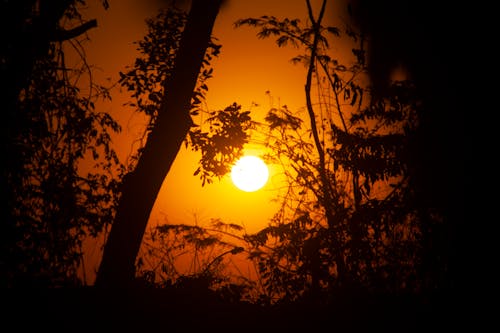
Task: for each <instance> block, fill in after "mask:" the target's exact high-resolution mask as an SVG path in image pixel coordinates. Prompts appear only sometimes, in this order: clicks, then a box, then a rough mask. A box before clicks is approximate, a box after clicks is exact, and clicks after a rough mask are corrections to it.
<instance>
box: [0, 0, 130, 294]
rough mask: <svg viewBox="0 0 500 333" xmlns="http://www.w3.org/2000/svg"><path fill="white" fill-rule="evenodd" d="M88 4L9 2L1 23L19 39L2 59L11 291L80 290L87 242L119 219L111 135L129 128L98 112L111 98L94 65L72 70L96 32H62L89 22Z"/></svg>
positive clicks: (3, 271)
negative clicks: (84, 15) (95, 77)
mask: <svg viewBox="0 0 500 333" xmlns="http://www.w3.org/2000/svg"><path fill="white" fill-rule="evenodd" d="M81 4H84V2H83V1H80V2H77V1H58V2H53V3H52V4H49V3H47V2H41V3H40V4H39V7H37V6H35V5H34V2H32V1H6V2H3V3H2V6H6V8H5V11H3V10H2V16H4V15H7V16H9V17H8V18H7V17H6V18H5V19H6V20H5V21H4V20H2V24H11V26H9V27H8V28H5V29H4V30H3V33H6V32H7V31H13V32H12V33H11V34H10V35H8V36H7V38H6V39H3V40H2V43H3V45H2V46H3V47H4V48H2V54H1V57H2V75H1V77H2V82H4V83H5V84H4V85H2V86H3V87H5V90H3V91H2V93H3V94H5V95H3V96H4V97H5V98H4V99H2V100H3V102H4V103H5V105H6V108H5V110H6V114H5V117H6V121H5V122H4V126H5V127H6V128H5V130H4V131H2V137H3V140H2V144H3V145H4V148H5V150H4V154H7V160H6V162H5V163H2V171H3V172H2V188H3V190H4V191H5V195H4V200H5V203H4V205H5V206H4V210H3V214H2V216H3V221H2V224H1V228H2V229H1V230H2V231H1V237H2V242H1V247H2V248H1V258H0V263H1V268H0V276H1V278H0V280H1V284H2V286H19V285H21V286H25V285H41V286H60V285H80V284H81V283H82V282H83V281H81V279H80V277H81V273H80V272H79V270H81V265H82V261H81V259H82V255H83V250H82V242H83V240H84V239H85V238H86V237H94V236H96V235H97V234H99V233H100V232H101V231H102V230H103V228H104V226H105V225H106V224H108V223H109V222H110V221H111V220H112V217H113V206H114V200H115V199H116V195H117V193H118V189H117V187H118V180H117V178H116V175H117V173H119V172H120V169H121V165H120V163H119V161H118V159H117V156H116V154H115V152H114V150H113V148H112V145H111V139H110V136H111V134H112V133H114V132H117V131H119V130H120V126H119V125H118V123H117V122H116V121H115V120H114V119H112V118H111V117H110V116H109V115H108V114H106V113H102V112H98V111H97V110H96V109H95V104H94V103H95V102H96V101H97V100H98V99H109V98H110V96H109V92H108V90H107V88H105V87H103V86H100V85H97V84H96V83H95V82H93V81H92V80H91V79H90V78H91V73H90V71H91V68H90V66H89V65H88V64H87V63H86V61H85V59H84V58H82V59H81V60H82V65H81V67H74V68H72V67H70V66H69V65H68V64H67V63H66V54H67V53H68V52H71V51H73V52H75V53H80V54H84V52H83V47H84V46H83V43H84V41H85V39H84V38H85V35H84V33H85V31H86V30H88V29H89V28H91V27H94V26H95V25H96V22H95V21H88V22H87V23H84V24H83V25H77V26H76V28H70V29H66V27H65V26H61V24H62V23H61V22H62V19H63V18H65V19H66V20H67V22H68V23H67V24H68V25H69V26H70V27H72V26H74V25H75V24H78V23H79V22H80V21H81V17H80V14H79V5H81ZM89 22H90V23H89ZM4 80H5V81H4ZM85 81H86V82H88V87H89V89H88V91H81V85H80V84H79V82H85ZM79 273H80V274H79Z"/></svg>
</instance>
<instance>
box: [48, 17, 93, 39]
mask: <svg viewBox="0 0 500 333" xmlns="http://www.w3.org/2000/svg"><path fill="white" fill-rule="evenodd" d="M95 27H97V20H95V19H93V20H90V21H87V22H85V23H83V24H82V25H79V26H78V27H76V28H73V29H69V30H65V29H57V30H56V31H55V32H54V33H53V34H52V36H51V38H50V40H51V41H53V42H62V41H65V40H69V39H73V38H75V37H78V36H80V35H83V34H84V33H86V32H87V31H88V30H90V29H92V28H95Z"/></svg>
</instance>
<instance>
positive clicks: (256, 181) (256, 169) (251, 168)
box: [231, 155, 269, 192]
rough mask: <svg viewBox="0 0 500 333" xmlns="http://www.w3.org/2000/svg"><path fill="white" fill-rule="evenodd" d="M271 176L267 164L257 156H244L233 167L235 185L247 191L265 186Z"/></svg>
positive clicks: (232, 177)
mask: <svg viewBox="0 0 500 333" xmlns="http://www.w3.org/2000/svg"><path fill="white" fill-rule="evenodd" d="M268 177H269V170H268V168H267V165H266V164H265V163H264V161H262V160H261V159H260V158H258V157H257V156H250V155H248V156H243V157H242V158H240V159H239V160H238V162H236V164H235V165H234V166H233V168H232V169H231V179H232V180H233V183H234V185H236V187H238V188H239V189H240V190H242V191H245V192H254V191H257V190H258V189H260V188H261V187H262V186H264V185H265V184H266V182H267V178H268Z"/></svg>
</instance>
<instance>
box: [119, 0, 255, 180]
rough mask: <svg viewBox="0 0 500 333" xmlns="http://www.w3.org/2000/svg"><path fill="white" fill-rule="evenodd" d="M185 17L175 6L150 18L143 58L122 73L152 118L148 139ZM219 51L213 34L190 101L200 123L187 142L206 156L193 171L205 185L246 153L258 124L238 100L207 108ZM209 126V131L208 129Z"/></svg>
mask: <svg viewBox="0 0 500 333" xmlns="http://www.w3.org/2000/svg"><path fill="white" fill-rule="evenodd" d="M186 17H187V15H186V13H185V12H183V11H182V10H180V9H178V8H176V7H175V6H172V7H169V8H167V9H163V10H161V11H160V13H159V14H158V15H157V16H156V17H155V18H153V19H148V20H147V24H148V27H149V31H148V33H147V35H146V36H145V37H144V39H143V40H141V41H139V42H138V45H139V48H138V50H139V52H140V53H141V55H142V56H141V57H139V58H137V59H136V61H135V63H134V66H133V67H132V68H130V69H129V70H128V71H127V72H126V73H120V83H121V84H122V86H124V87H126V88H127V89H128V90H129V91H131V92H132V97H133V98H134V102H129V103H127V104H128V105H130V106H132V107H136V108H137V111H138V112H142V113H144V114H146V115H147V116H149V117H150V118H149V125H148V126H147V130H146V133H145V135H144V137H147V135H146V134H147V133H149V131H151V130H152V129H153V128H154V124H155V121H156V118H157V116H158V110H159V109H160V105H161V103H162V100H163V98H164V97H163V96H164V93H165V87H164V85H163V82H164V81H165V80H166V79H167V77H168V76H169V75H171V71H172V68H173V66H174V61H175V54H176V50H177V49H178V47H179V42H180V38H181V36H182V29H183V27H184V24H185V21H186ZM220 49H221V45H219V44H216V39H215V37H212V41H211V43H210V44H209V47H208V48H207V52H206V54H205V59H204V60H203V66H202V68H201V70H200V74H199V76H198V82H197V85H196V90H195V91H194V92H193V98H192V100H191V103H192V106H191V111H190V114H191V116H192V117H193V118H194V119H195V120H196V119H199V120H200V122H201V123H200V124H198V125H196V124H195V125H193V127H192V128H191V129H190V131H189V133H188V136H187V138H186V141H185V144H186V147H187V146H190V147H191V148H192V149H193V150H195V151H200V152H201V154H202V156H201V159H200V166H199V167H198V168H197V169H196V170H195V171H194V175H195V176H196V175H199V177H200V179H201V180H202V185H205V183H211V182H212V181H213V178H215V177H219V178H220V177H222V176H223V175H224V174H226V173H227V172H228V171H229V167H230V165H231V164H232V163H233V162H234V161H235V160H236V159H237V158H238V157H239V156H241V153H242V148H243V145H244V144H245V143H247V141H248V134H247V132H248V130H249V129H250V128H252V126H253V123H252V121H251V118H250V115H249V114H250V112H249V111H241V106H240V105H238V104H236V103H233V104H232V105H229V106H228V107H226V108H225V109H224V110H219V111H207V110H205V109H204V107H203V102H204V99H205V94H206V92H207V91H208V85H207V81H208V79H210V78H211V77H212V75H213V68H212V67H211V61H212V59H214V58H215V57H217V56H218V55H219V53H220ZM166 93H167V94H168V92H166ZM203 117H206V119H203ZM206 126H208V129H207V130H204V127H206ZM141 150H142V148H139V150H138V153H137V155H134V156H133V161H136V160H137V159H138V158H139V156H140V152H141ZM132 165H134V163H132Z"/></svg>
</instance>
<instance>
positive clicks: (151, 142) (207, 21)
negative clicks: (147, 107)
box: [95, 0, 221, 287]
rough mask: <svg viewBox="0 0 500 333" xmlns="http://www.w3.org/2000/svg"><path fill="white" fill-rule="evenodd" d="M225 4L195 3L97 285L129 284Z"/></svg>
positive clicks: (128, 181)
mask: <svg viewBox="0 0 500 333" xmlns="http://www.w3.org/2000/svg"><path fill="white" fill-rule="evenodd" d="M220 4H221V0H210V1H207V0H193V2H192V5H191V10H190V12H189V16H188V21H187V23H186V27H185V29H184V32H183V36H182V40H181V44H180V47H179V50H178V53H177V56H176V62H175V66H174V69H173V73H172V75H171V76H170V78H169V79H167V80H166V82H165V83H164V84H165V95H164V100H163V104H162V107H161V110H160V112H159V115H158V119H157V122H156V125H155V128H154V129H153V131H151V133H150V135H149V137H148V140H147V143H146V145H145V147H144V150H143V152H142V154H141V157H140V159H139V162H138V163H137V167H136V169H135V170H134V171H133V172H131V173H130V174H129V175H127V176H126V177H125V179H124V181H123V189H122V196H121V198H120V202H119V206H118V210H117V215H116V217H115V221H114V223H113V225H112V228H111V231H110V234H109V238H108V240H107V242H106V245H105V247H104V253H103V257H102V262H101V264H100V267H99V271H98V274H97V277H96V281H95V285H96V286H104V287H123V286H130V285H131V284H132V283H133V281H134V277H135V261H136V257H137V254H138V252H139V248H140V245H141V242H142V238H143V236H144V232H145V229H146V226H147V223H148V220H149V216H150V213H151V210H152V208H153V205H154V203H155V200H156V197H157V195H158V192H159V190H160V187H161V185H162V183H163V181H164V179H165V177H166V176H167V174H168V172H169V170H170V167H171V166H172V163H173V162H174V160H175V157H176V156H177V153H178V151H179V149H180V147H181V145H182V142H183V141H184V139H185V137H186V135H187V133H188V131H189V129H190V127H191V125H192V120H191V117H190V115H189V110H190V106H191V98H192V95H193V91H194V88H195V85H196V82H197V78H198V74H199V71H200V68H201V66H202V61H203V58H204V55H205V52H206V49H207V47H208V44H209V41H210V36H211V34H212V28H213V25H214V23H215V19H216V17H217V14H218V12H219V8H220Z"/></svg>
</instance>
